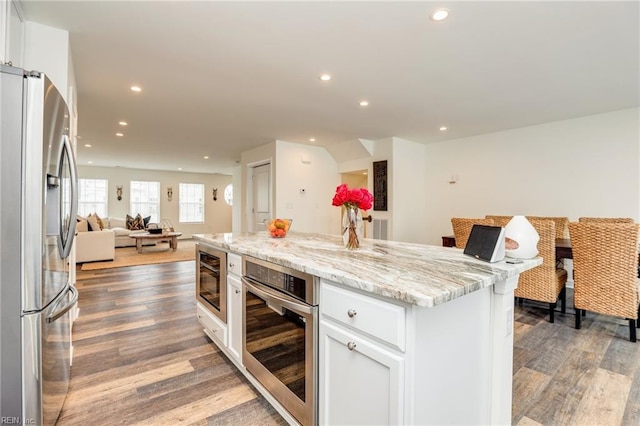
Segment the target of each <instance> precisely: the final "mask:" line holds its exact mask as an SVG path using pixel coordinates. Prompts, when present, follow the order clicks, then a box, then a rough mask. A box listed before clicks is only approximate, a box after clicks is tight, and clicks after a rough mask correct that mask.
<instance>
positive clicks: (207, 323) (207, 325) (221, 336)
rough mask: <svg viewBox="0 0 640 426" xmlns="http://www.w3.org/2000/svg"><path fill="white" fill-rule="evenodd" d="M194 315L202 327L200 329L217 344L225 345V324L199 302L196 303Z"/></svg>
mask: <svg viewBox="0 0 640 426" xmlns="http://www.w3.org/2000/svg"><path fill="white" fill-rule="evenodd" d="M196 315H197V317H198V321H199V322H200V324H201V325H202V327H204V328H203V330H202V331H204V333H205V334H206V335H207V336H209V338H210V339H211V340H213V341H214V342H216V343H217V344H218V346H227V325H226V324H225V323H223V322H222V321H220V319H219V318H218V317H216V316H215V315H213V314H212V313H211V311H209V310H208V309H207V308H205V307H204V305H202V303H200V302H197V303H196Z"/></svg>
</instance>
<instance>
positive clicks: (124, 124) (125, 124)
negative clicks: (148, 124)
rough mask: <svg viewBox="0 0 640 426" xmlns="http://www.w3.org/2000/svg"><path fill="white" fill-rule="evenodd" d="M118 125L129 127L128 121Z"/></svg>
mask: <svg viewBox="0 0 640 426" xmlns="http://www.w3.org/2000/svg"><path fill="white" fill-rule="evenodd" d="M118 124H119V125H121V126H128V125H129V123H127V122H126V121H118Z"/></svg>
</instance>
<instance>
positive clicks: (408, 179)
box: [387, 138, 429, 243]
mask: <svg viewBox="0 0 640 426" xmlns="http://www.w3.org/2000/svg"><path fill="white" fill-rule="evenodd" d="M392 148H393V155H392V157H391V158H392V161H391V162H390V163H389V162H388V163H387V167H388V168H389V169H390V172H389V176H388V177H387V179H388V186H389V187H390V190H389V193H390V194H391V196H389V197H388V198H389V200H390V203H391V204H390V210H391V212H392V219H393V222H392V223H391V229H392V230H393V234H392V235H393V239H394V240H396V241H405V242H409V243H424V242H425V241H426V239H427V221H426V219H425V215H426V208H427V202H428V199H429V198H428V197H427V196H426V195H427V194H425V192H424V191H423V189H422V188H421V185H419V184H417V183H419V182H424V181H425V180H426V176H427V174H426V169H425V167H424V157H425V152H426V146H425V145H424V144H419V143H416V142H412V141H408V140H404V139H400V138H393V147H392Z"/></svg>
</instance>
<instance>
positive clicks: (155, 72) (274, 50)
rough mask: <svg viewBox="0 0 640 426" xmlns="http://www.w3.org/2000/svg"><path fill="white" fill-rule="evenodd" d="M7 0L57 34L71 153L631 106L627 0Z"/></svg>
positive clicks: (528, 119) (457, 125)
mask: <svg viewBox="0 0 640 426" xmlns="http://www.w3.org/2000/svg"><path fill="white" fill-rule="evenodd" d="M21 6H22V9H23V11H24V15H25V18H26V19H27V20H29V21H35V22H39V23H42V24H45V25H49V26H52V27H56V28H62V29H66V30H68V31H69V33H70V40H71V49H72V57H73V62H74V68H75V74H76V80H77V85H78V94H79V99H78V105H79V131H78V133H79V135H80V136H81V137H82V139H81V140H80V141H79V144H78V145H79V148H78V151H79V152H78V160H79V163H80V164H87V162H88V161H92V163H93V165H99V166H121V167H133V168H150V169H159V170H177V169H178V168H179V167H182V168H183V170H184V171H192V172H220V173H230V171H231V168H232V167H233V166H234V165H235V162H236V161H237V160H239V159H240V153H241V152H242V151H245V150H247V149H250V148H252V147H256V146H259V145H262V144H265V143H267V142H270V141H273V140H275V139H281V140H286V141H290V142H300V143H310V142H309V138H311V137H315V138H316V139H317V142H315V143H316V144H318V145H323V146H328V145H331V144H335V143H340V142H345V141H351V140H354V139H356V138H364V139H369V140H377V139H381V138H386V137H391V136H396V137H401V138H405V139H409V140H413V141H416V142H425V143H428V142H433V141H441V140H445V139H452V138H459V137H464V136H470V135H476V134H482V133H488V132H494V131H499V130H504V129H509V128H517V127H523V126H528V125H533V124H538V123H544V122H550V121H556V120H563V119H568V118H573V117H579V116H584V115H590V114H596V113H602V112H606V111H613V110H619V109H624V108H631V107H637V106H638V105H639V75H640V73H639V64H640V25H639V19H640V18H639V16H640V13H639V12H640V10H639V3H638V2H637V1H631V2H610V1H602V2H593V1H585V2H576V1H572V2H537V1H532V2H481V1H473V2H267V1H263V2H211V1H209V2H203V1H200V2H195V1H153V2H150V1H72V2H58V1H44V2H38V1H32V0H22V2H21ZM441 6H445V7H447V8H449V9H450V10H451V15H450V17H449V19H448V20H446V21H444V22H433V21H431V20H429V18H428V13H429V12H430V11H432V10H433V9H435V8H436V7H441ZM324 72H328V73H330V74H332V75H333V79H332V80H331V81H330V82H328V83H325V82H322V81H320V80H319V79H318V76H319V75H320V74H321V73H324ZM134 83H137V84H139V85H141V86H142V87H143V90H144V91H143V93H142V94H137V95H136V94H134V93H132V92H131V91H130V90H129V87H130V86H131V85H132V84H134ZM362 99H366V100H368V101H369V102H370V106H369V107H367V108H362V107H360V106H359V101H360V100H362ZM123 119H124V120H126V121H128V122H129V123H130V124H129V126H128V127H127V128H125V129H124V130H123V132H124V133H125V136H124V137H123V138H118V137H116V136H115V133H116V132H117V131H120V130H121V129H120V128H119V126H118V124H117V123H118V121H119V120H123ZM442 125H445V126H448V127H449V130H447V131H446V132H441V131H440V130H439V127H440V126H442ZM85 143H90V144H91V145H92V147H91V148H85V147H84V144H85ZM205 155H208V156H209V159H208V160H205V159H203V156H205Z"/></svg>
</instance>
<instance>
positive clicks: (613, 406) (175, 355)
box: [57, 262, 640, 426]
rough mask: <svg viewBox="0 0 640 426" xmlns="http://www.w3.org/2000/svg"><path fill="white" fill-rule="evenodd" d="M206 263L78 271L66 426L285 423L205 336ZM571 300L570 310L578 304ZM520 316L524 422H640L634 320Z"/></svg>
mask: <svg viewBox="0 0 640 426" xmlns="http://www.w3.org/2000/svg"><path fill="white" fill-rule="evenodd" d="M194 270H195V266H194V262H178V263H167V264H160V265H146V266H134V267H127V268H116V269H106V270H98V271H78V279H77V285H78V289H79V290H80V299H79V306H80V317H79V318H78V320H77V321H76V323H75V325H74V336H73V339H74V362H73V367H72V369H71V384H70V388H69V394H68V396H67V399H66V401H65V405H64V408H63V411H62V414H61V416H60V419H59V421H58V423H57V424H58V425H60V426H66V425H81V424H82V425H87V424H91V425H98V426H102V425H130V424H141V425H174V424H193V425H207V424H208V425H283V424H285V422H284V420H283V419H282V418H281V417H280V416H279V415H278V413H276V412H275V410H273V408H271V406H270V405H269V404H268V403H267V402H266V401H265V400H264V399H263V398H262V397H261V396H260V395H259V394H258V393H257V392H256V391H255V390H254V388H253V387H252V386H251V385H250V384H249V383H248V381H247V380H246V379H245V378H244V377H243V376H242V375H241V374H240V373H238V372H237V370H236V368H235V367H234V366H233V365H232V364H231V363H230V362H229V361H227V360H226V357H225V356H224V355H222V354H221V353H220V352H219V351H218V350H217V348H216V346H215V345H214V344H212V343H211V342H210V341H209V340H208V339H207V338H206V337H205V335H204V333H203V332H202V329H201V327H200V325H199V324H198V322H197V320H196V315H195V298H194V280H195V276H194ZM571 296H572V293H571V291H569V292H568V300H569V303H568V306H572V298H571ZM571 311H572V309H568V312H569V313H567V314H564V315H563V314H560V313H557V314H556V323H555V324H550V323H549V322H548V315H547V311H546V307H545V306H544V305H542V304H536V303H534V302H525V304H524V305H522V306H520V305H516V308H515V342H514V376H513V393H514V398H513V415H512V419H513V424H517V425H537V424H543V425H625V426H626V425H630V426H631V425H638V424H640V342H639V343H631V342H629V340H628V338H629V332H628V327H627V321H625V320H623V319H616V318H613V317H605V316H599V315H598V316H597V315H594V314H592V313H589V314H588V316H587V317H586V318H584V319H583V325H582V329H581V330H575V329H574V328H573V323H574V317H573V315H572V314H571V313H570V312H571Z"/></svg>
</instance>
